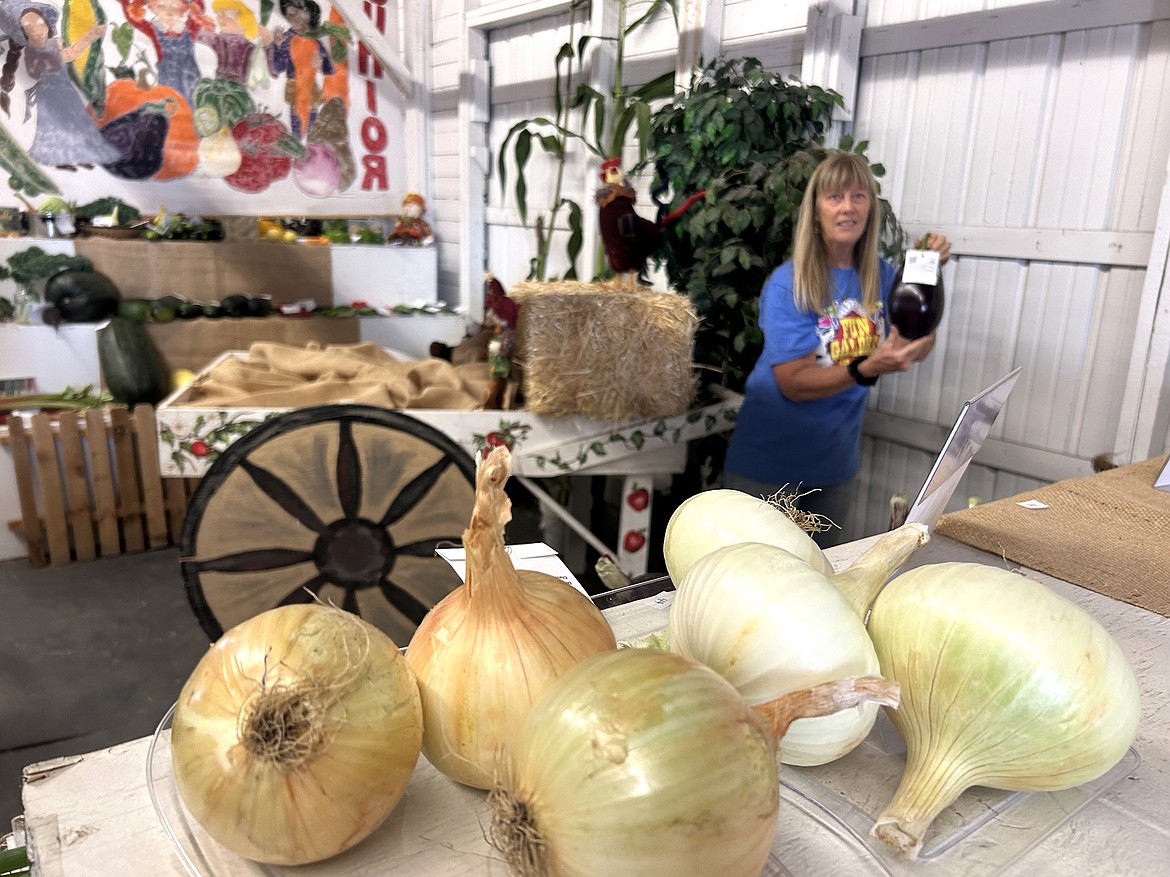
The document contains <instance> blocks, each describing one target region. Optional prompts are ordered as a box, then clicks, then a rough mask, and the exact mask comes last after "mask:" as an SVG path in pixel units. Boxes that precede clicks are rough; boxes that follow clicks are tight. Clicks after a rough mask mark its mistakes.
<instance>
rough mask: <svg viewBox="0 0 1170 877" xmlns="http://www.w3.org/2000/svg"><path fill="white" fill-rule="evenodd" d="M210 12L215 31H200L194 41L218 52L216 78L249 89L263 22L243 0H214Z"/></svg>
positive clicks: (216, 54)
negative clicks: (261, 22) (211, 12)
mask: <svg viewBox="0 0 1170 877" xmlns="http://www.w3.org/2000/svg"><path fill="white" fill-rule="evenodd" d="M211 9H212V11H213V12H214V13H215V29H214V30H210V29H206V30H201V31H199V33H198V34H196V36H195V39H196V40H197V41H198V42H200V43H202V44H203V45H205V46H210V47H211V50H212V51H213V52H215V59H216V67H215V78H216V79H227V80H230V81H231V82H235V83H238V84H240V85H244V86H246V85H248V76H249V74H250V73H251V71H252V60H253V57H254V55H255V53H256V41H257V39H258V38H259V36H260V23H259V22H258V21H256V16H255V15H254V14H253V12H252V10H251V9H249V8H248V7H247V6H246V5H244V3H243V2H242V0H211ZM264 84H267V83H264Z"/></svg>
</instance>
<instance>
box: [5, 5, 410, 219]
mask: <svg viewBox="0 0 1170 877" xmlns="http://www.w3.org/2000/svg"><path fill="white" fill-rule="evenodd" d="M354 14H360V13H354ZM364 14H367V15H368V16H369V17H370V20H371V24H372V25H373V27H374V29H375V30H377V31H380V32H381V33H382V34H384V35H385V37H386V40H385V45H382V46H379V51H385V50H387V48H389V50H391V51H394V50H397V51H402V50H403V37H402V35H401V34H400V33H398V32H397V31H396V28H398V27H399V26H400V25H399V23H398V21H397V19H396V17H395V16H393V15H387V14H386V10H385V9H383V8H382V7H381V6H377V5H374V4H366V6H365V7H364ZM378 57H380V56H379V55H378V54H376V53H374V52H371V51H370V50H369V49H368V48H367V47H365V46H364V45H361V44H359V43H358V42H357V41H356V40H355V38H354V36H353V35H352V33H351V30H350V27H349V25H348V24H347V22H346V20H345V18H344V16H343V15H342V14H341V12H340V11H339V10H337V9H334V8H332V6H331V5H330V4H329V3H328V2H326V0H0V170H3V172H4V173H5V175H6V179H7V182H8V186H9V188H10V189H11V190H12V191H13V192H15V193H16V194H18V195H21V196H24V197H33V196H37V195H41V194H46V193H50V194H58V193H61V194H64V195H65V196H66V197H67V198H69V199H70V200H75V201H89V200H93V199H94V198H98V197H102V196H104V195H107V194H109V191H110V187H111V185H112V184H114V183H116V184H117V185H118V187H119V188H118V191H119V192H120V193H122V192H123V191H124V192H125V193H126V194H125V195H124V197H126V198H127V199H128V200H130V201H134V200H135V198H136V197H137V198H138V200H140V201H142V202H145V203H154V202H158V203H168V204H170V203H177V204H178V203H181V204H182V205H183V208H184V209H185V210H187V211H189V212H199V211H209V210H215V211H216V212H223V211H225V210H230V209H232V208H233V207H240V208H247V207H248V206H249V205H250V199H252V198H254V197H255V196H257V195H259V194H261V193H263V194H264V196H265V205H264V209H265V211H279V210H281V209H282V208H284V209H289V210H293V209H295V210H296V211H297V212H299V213H309V214H311V213H312V212H313V210H312V204H313V202H315V201H324V200H326V199H331V198H337V197H344V198H346V199H347V201H348V202H349V203H348V204H347V212H350V211H353V210H357V209H361V208H362V206H363V205H361V204H360V203H359V199H362V198H365V199H367V200H368V202H369V205H370V207H371V208H373V207H375V206H376V208H377V209H378V210H383V209H384V205H385V196H386V195H387V194H392V195H395V196H397V195H398V193H399V192H401V191H405V190H406V189H408V188H409V185H410V183H409V182H408V181H407V180H406V179H405V175H406V168H405V166H404V164H403V161H402V158H403V156H404V155H406V154H407V150H406V148H405V141H404V136H405V131H406V129H407V126H406V125H405V113H406V110H407V98H406V96H405V95H404V93H403V87H402V85H401V83H399V82H397V81H396V80H395V79H394V78H393V77H391V76H390V75H389V74H388V72H387V71H386V70H385V69H384V67H383V66H382V65H381V64H380V63H378V60H377V59H378ZM351 94H358V95H360V100H351ZM61 170H68V171H70V172H71V173H70V174H69V176H68V177H61V176H60V175H59V173H58V172H59V171H61ZM111 178H113V179H111ZM63 183H67V184H68V190H67V191H65V192H62V190H61V184H63ZM159 183H166V184H167V185H166V186H162V187H156V186H155V184H159ZM136 187H147V188H143V189H141V190H137V189H136ZM306 208H308V209H306ZM320 209H321V211H323V212H328V211H329V207H328V206H327V205H322V207H321V208H320Z"/></svg>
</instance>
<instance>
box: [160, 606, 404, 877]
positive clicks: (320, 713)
mask: <svg viewBox="0 0 1170 877" xmlns="http://www.w3.org/2000/svg"><path fill="white" fill-rule="evenodd" d="M421 743H422V708H421V705H420V703H419V696H418V688H417V686H416V685H415V681H414V676H413V675H412V674H411V672H410V668H409V667H407V666H406V661H405V659H404V658H403V657H402V655H401V654H400V653H399V651H398V648H397V646H395V644H394V642H393V641H392V640H391V639H390V638H389V637H388V636H386V634H384V633H382V632H381V631H380V630H378V629H377V628H375V627H373V626H371V625H369V624H367V623H366V622H364V621H362V620H361V619H360V618H358V617H357V616H355V615H352V614H350V613H348V612H343V611H342V610H340V609H336V608H334V607H331V606H323V605H319V604H300V605H291V606H282V607H280V608H277V609H272V610H269V611H268V612H264V613H262V614H260V615H257V616H255V617H253V618H250V619H248V620H247V621H244V622H242V623H241V624H238V625H237V626H236V627H234V628H232V629H231V630H229V631H228V632H227V633H225V634H224V635H223V636H222V637H220V639H219V640H218V641H217V642H216V643H215V645H214V646H212V648H211V649H210V651H208V653H207V654H206V655H204V656H203V658H202V659H201V660H200V661H199V664H198V665H197V666H196V668H195V670H194V672H193V673H192V674H191V676H190V678H189V679H188V680H187V683H186V684H185V685H184V686H183V690H182V692H181V693H180V695H179V700H178V703H177V704H176V705H175V711H174V715H173V717H172V721H171V760H172V764H173V769H174V777H175V783H176V785H177V786H178V790H179V794H180V796H181V797H182V799H183V803H184V804H185V805H186V807H187V810H188V811H190V813H191V816H192V817H194V819H195V821H196V822H198V823H199V824H200V825H201V826H202V827H203V828H204V829H205V830H206V831H207V833H208V834H209V835H211V837H213V838H214V839H215V840H217V841H219V843H221V844H223V845H224V846H225V847H227V848H228V849H229V850H231V851H232V852H234V853H236V854H238V855H240V856H243V857H245V858H248V859H254V860H256V861H259V862H267V863H270V864H277V865H300V864H305V863H308V862H316V861H320V860H322V859H326V858H329V857H330V856H333V855H336V854H337V853H340V852H342V851H343V850H346V849H348V848H349V847H351V846H353V845H354V844H356V843H358V842H359V841H360V840H362V839H363V838H364V837H366V836H367V835H368V834H369V833H370V832H371V831H373V830H374V829H375V828H377V827H378V825H379V824H381V822H382V821H383V820H384V819H385V818H386V816H387V815H388V814H389V813H390V811H391V810H393V809H394V807H395V805H396V804H397V803H398V801H399V799H400V798H401V797H402V794H403V792H404V791H405V790H406V785H407V783H408V781H409V779H410V775H411V771H412V770H413V769H414V766H415V763H416V762H417V760H418V755H419V749H420V746H421Z"/></svg>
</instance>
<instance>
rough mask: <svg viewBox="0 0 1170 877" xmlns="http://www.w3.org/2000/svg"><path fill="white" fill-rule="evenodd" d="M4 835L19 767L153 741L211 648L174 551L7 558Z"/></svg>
mask: <svg viewBox="0 0 1170 877" xmlns="http://www.w3.org/2000/svg"><path fill="white" fill-rule="evenodd" d="M0 607H2V608H0V618H3V623H2V627H0V631H2V632H0V835H2V834H5V833H7V831H8V823H9V822H10V820H11V819H12V817H14V816H16V815H18V814H20V813H23V812H24V809H23V806H22V805H21V799H20V792H21V771H22V769H23V768H24V767H25V766H26V765H28V764H32V763H34V762H38V761H44V760H46V759H50V758H56V757H58V756H64V755H76V754H79V753H84V752H92V751H95V750H98V749H103V748H105V747H107V746H113V745H114V744H117V743H122V742H124V741H126V740H132V739H134V738H136V737H142V736H145V735H148V734H152V733H153V732H154V729H155V728H156V727H157V725H158V722H159V720H160V719H161V718H162V717H163V714H164V713H166V711H167V709H168V708H169V707H170V705H171V703H172V702H173V701H174V700H175V698H176V697H177V696H178V693H179V689H180V688H182V685H183V682H184V681H186V679H187V676H188V675H189V674H190V672H191V671H192V669H194V667H195V664H196V663H197V662H198V661H199V658H200V656H201V655H202V654H203V653H204V652H205V651H206V649H207V646H208V642H207V637H206V636H205V635H204V634H203V631H202V630H201V629H200V627H199V624H198V622H197V621H196V620H195V615H194V613H193V612H192V611H191V608H190V607H189V606H188V605H187V595H186V592H185V591H184V589H183V581H182V579H181V577H180V575H179V557H178V551H177V550H175V549H168V550H162V551H150V552H145V553H142V554H134V555H126V556H124V557H116V558H109V559H105V560H97V561H92V562H89V563H80V564H72V565H70V566H62V567H49V568H44V569H33V568H32V567H31V566H29V564H28V562H27V561H26V560H6V561H3V562H0Z"/></svg>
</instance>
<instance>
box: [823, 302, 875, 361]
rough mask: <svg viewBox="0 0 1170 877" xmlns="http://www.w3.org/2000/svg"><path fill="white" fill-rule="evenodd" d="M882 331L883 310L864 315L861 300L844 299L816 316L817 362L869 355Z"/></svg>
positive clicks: (846, 359) (849, 359)
mask: <svg viewBox="0 0 1170 877" xmlns="http://www.w3.org/2000/svg"><path fill="white" fill-rule="evenodd" d="M884 333H885V313H884V310H883V308H882V307H881V306H879V307H878V312H877V314H876V315H875V316H874V317H873V318H870V317H868V316H867V315H866V313H865V309H864V308H863V307H862V306H861V302H860V301H858V300H857V299H855V298H846V299H843V300H842V301H840V302H837V303H836V304H834V305H833V307H832V308H830V309H829V310H827V311H826V312H825V313H823V314H822V315H821V316H820V317H819V318H818V319H817V341H818V344H817V350H816V354H817V365H821V366H830V365H840V364H841V363H847V362H850V361H851V360H854V359H856V358H857V357H859V356H869V355H870V354H871V353H873V352H874V351H875V350H876V349H877V346H878V340H879V338H880V337H881V335H883V334H884Z"/></svg>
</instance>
